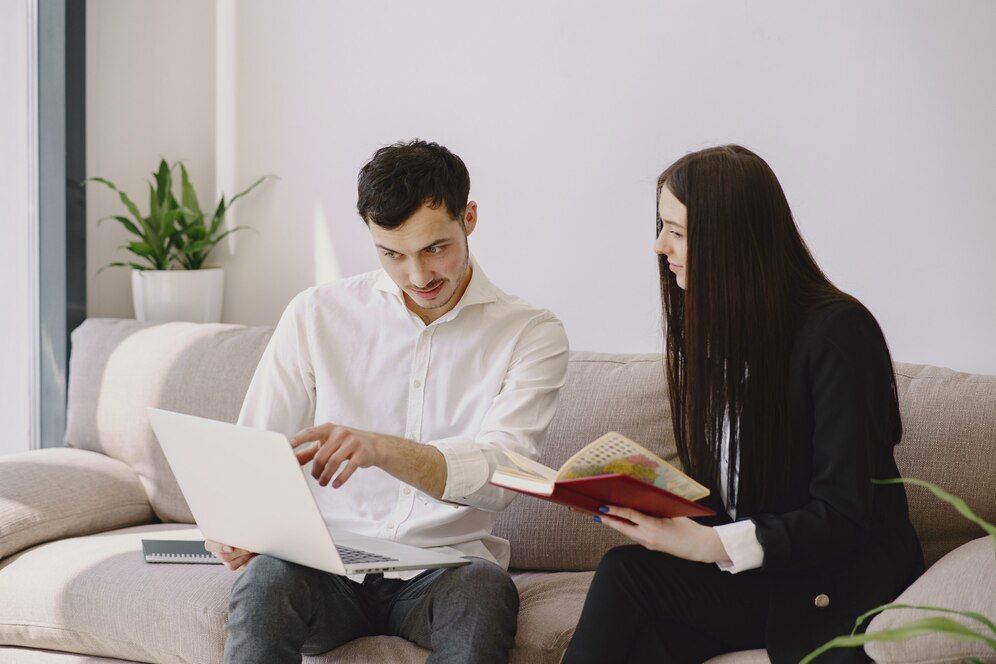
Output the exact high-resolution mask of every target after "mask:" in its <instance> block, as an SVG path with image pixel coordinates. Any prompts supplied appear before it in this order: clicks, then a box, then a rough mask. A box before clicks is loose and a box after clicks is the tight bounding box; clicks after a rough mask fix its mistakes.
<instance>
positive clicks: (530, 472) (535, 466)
mask: <svg viewBox="0 0 996 664" xmlns="http://www.w3.org/2000/svg"><path fill="white" fill-rule="evenodd" d="M502 452H503V453H504V454H505V456H506V457H508V460H509V461H511V462H512V463H514V464H515V465H516V466H518V468H519V470H521V471H522V472H523V473H524V474H526V475H527V476H532V477H537V478H540V479H543V480H547V481H549V482H554V481H556V479H557V471H555V470H554V469H553V468H547V467H546V466H544V465H543V464H541V463H539V462H538V461H533V460H532V459H530V458H529V457H526V456H523V455H521V454H519V453H518V452H513V451H512V450H502Z"/></svg>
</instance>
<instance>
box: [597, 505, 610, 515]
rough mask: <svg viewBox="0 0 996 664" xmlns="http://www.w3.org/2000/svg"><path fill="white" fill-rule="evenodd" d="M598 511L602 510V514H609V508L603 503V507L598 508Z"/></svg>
mask: <svg viewBox="0 0 996 664" xmlns="http://www.w3.org/2000/svg"><path fill="white" fill-rule="evenodd" d="M598 511H599V512H601V513H602V514H608V512H609V508H608V507H606V506H605V505H602V506H601V507H599V508H598Z"/></svg>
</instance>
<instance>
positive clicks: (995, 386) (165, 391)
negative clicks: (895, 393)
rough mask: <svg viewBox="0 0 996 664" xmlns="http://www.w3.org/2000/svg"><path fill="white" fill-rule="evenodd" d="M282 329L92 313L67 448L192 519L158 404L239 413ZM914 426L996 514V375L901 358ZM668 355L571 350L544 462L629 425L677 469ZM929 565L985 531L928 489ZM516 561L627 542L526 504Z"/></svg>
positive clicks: (533, 562)
mask: <svg viewBox="0 0 996 664" xmlns="http://www.w3.org/2000/svg"><path fill="white" fill-rule="evenodd" d="M271 333H272V328H264V327H243V326H236V325H199V324H194V323H167V324H159V325H154V324H148V323H139V322H136V321H133V320H115V319H90V320H88V321H86V322H85V323H84V324H83V325H82V326H80V327H79V328H78V329H77V330H76V331H75V332H74V333H73V339H72V341H73V352H72V358H71V359H70V382H69V411H68V423H67V430H66V444H67V445H69V446H71V447H78V448H81V449H87V450H92V451H96V452H102V453H104V454H107V455H108V456H111V457H114V458H116V459H120V460H121V461H124V462H125V463H127V464H129V465H130V466H131V467H132V468H134V469H135V471H136V472H137V473H138V475H139V477H140V478H141V480H142V484H143V486H144V487H145V489H146V491H147V493H148V495H149V499H150V502H151V503H152V507H153V509H154V510H155V512H156V514H157V516H159V518H160V519H162V520H163V521H179V522H191V521H193V519H192V516H191V514H190V510H189V508H188V507H187V504H186V502H185V501H184V499H183V496H182V495H181V494H180V491H179V488H178V487H177V485H176V480H175V479H174V478H173V475H172V472H171V471H170V469H169V466H168V465H167V463H166V460H165V458H164V457H163V455H162V452H161V450H160V449H159V445H158V444H157V443H156V440H155V437H154V435H153V433H152V430H151V429H150V427H149V425H148V418H147V417H146V415H145V411H144V408H145V407H146V406H156V407H161V408H166V409H169V410H176V411H180V412H186V413H190V414H192V415H200V416H203V417H210V418H213V419H218V420H224V421H229V422H232V421H235V419H236V418H237V417H238V413H239V408H240V406H241V404H242V398H243V396H244V395H245V392H246V389H247V388H248V386H249V381H250V379H251V378H252V374H253V371H254V370H255V368H256V363H257V362H258V361H259V357H260V355H261V354H262V352H263V349H264V348H265V346H266V343H267V341H268V340H269V338H270V334H271ZM896 372H897V376H898V379H899V388H900V401H901V406H902V413H903V423H904V426H905V430H906V431H905V436H904V439H903V443H902V444H901V445H900V446H899V447H898V448H897V452H896V456H897V460H898V462H899V467H900V470H901V472H902V473H903V475H905V476H912V477H919V478H922V479H926V480H930V481H932V482H936V483H938V484H940V485H941V486H943V487H945V488H946V489H948V490H950V491H952V492H954V493H955V494H957V495H959V496H961V497H962V498H964V499H965V500H967V501H968V503H969V504H970V505H971V506H972V507H973V508H975V509H976V511H977V512H978V513H979V514H980V515H982V516H983V517H984V518H986V519H988V520H989V521H994V520H996V500H994V491H993V488H994V486H993V485H994V483H993V478H994V477H996V472H994V471H996V465H994V464H996V454H994V452H996V376H984V375H973V374H964V373H958V372H954V371H951V370H949V369H940V368H937V367H929V366H921V365H910V364H897V365H896ZM666 395H667V393H666V387H665V383H664V378H663V369H662V366H661V360H660V357H659V356H657V355H609V354H604V353H577V352H576V353H572V354H571V360H570V364H569V368H568V376H567V383H566V385H565V386H564V389H563V391H562V392H561V396H560V402H559V407H558V411H557V415H556V417H555V418H554V421H553V423H552V425H551V427H550V430H549V432H548V434H547V439H546V443H545V445H544V449H543V454H542V457H541V461H543V462H544V463H546V464H547V465H549V466H551V467H557V466H559V465H560V464H561V463H562V462H563V461H565V460H566V459H567V458H568V457H569V456H570V455H571V454H573V453H574V452H575V451H576V450H577V449H579V448H580V447H582V446H583V445H585V444H586V443H588V442H590V441H591V440H593V439H594V438H596V437H598V436H599V435H601V434H602V433H604V432H606V431H609V430H614V431H619V432H621V433H623V434H625V435H627V436H630V437H631V438H633V439H634V440H637V441H639V442H640V443H642V444H644V445H646V446H647V447H648V448H650V449H652V450H653V451H655V452H657V453H658V454H660V455H661V456H662V457H664V458H665V459H667V460H669V461H671V462H672V463H676V464H677V458H676V456H677V455H676V452H675V448H674V441H673V436H672V433H671V431H672V430H671V419H670V409H669V407H668V404H667V396H666ZM908 494H909V496H910V509H911V512H912V515H913V521H914V525H915V526H916V528H917V532H918V533H919V535H920V538H921V541H922V542H923V546H924V553H925V555H926V556H927V558H928V561H929V562H933V561H934V560H936V559H937V558H938V557H940V556H941V555H943V554H944V553H946V552H948V551H950V550H952V549H954V548H955V547H957V546H959V545H960V544H962V543H964V542H966V541H968V540H969V539H973V538H975V537H978V536H979V534H980V530H979V529H978V527H977V526H974V525H972V524H970V523H969V522H967V521H966V520H965V519H963V518H961V517H960V516H958V515H957V514H956V513H955V512H954V510H952V509H951V508H949V507H948V506H947V505H945V504H943V503H940V502H939V501H938V500H937V499H935V498H934V497H933V496H930V495H928V494H927V492H926V491H924V490H922V489H919V488H910V489H908ZM496 534H498V535H500V536H502V537H506V538H508V539H509V540H510V541H511V542H512V566H513V567H517V568H522V569H554V570H564V569H576V570H585V569H594V567H595V566H596V565H597V563H598V561H599V559H600V558H601V556H602V554H603V553H604V552H605V551H606V550H608V549H609V548H610V547H612V546H614V545H616V544H619V543H622V542H623V540H622V539H621V538H620V537H619V536H617V535H616V533H615V531H612V530H610V529H608V528H602V527H596V526H595V524H593V523H591V520H590V518H589V517H584V516H581V515H579V514H575V513H573V512H570V511H568V510H566V509H564V508H562V507H559V506H556V505H552V504H549V503H547V502H545V501H540V500H530V499H526V498H518V499H516V500H515V501H513V502H512V505H511V506H510V507H509V508H508V509H507V510H505V511H504V512H503V513H502V514H500V515H499V517H498V523H497V525H496Z"/></svg>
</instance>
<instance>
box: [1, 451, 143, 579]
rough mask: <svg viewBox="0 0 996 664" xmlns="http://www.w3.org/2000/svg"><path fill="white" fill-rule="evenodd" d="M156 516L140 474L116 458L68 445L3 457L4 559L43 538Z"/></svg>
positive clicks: (62, 535)
mask: <svg viewBox="0 0 996 664" xmlns="http://www.w3.org/2000/svg"><path fill="white" fill-rule="evenodd" d="M151 520H152V509H151V508H150V507H149V502H148V500H147V499H146V497H145V491H144V490H143V489H142V485H141V484H140V483H139V481H138V477H137V476H136V475H135V472H134V471H133V470H132V469H131V468H129V467H128V466H126V465H125V464H123V463H121V462H120V461H118V460H116V459H111V458H109V457H106V456H104V455H103V454H96V453H94V452H86V451H83V450H71V449H66V448H64V447H62V448H54V449H45V450H32V451H30V452H23V453H21V454H11V455H8V456H4V457H0V560H2V559H3V558H4V556H8V555H10V554H12V553H16V552H18V551H20V550H21V549H25V548H27V547H29V546H33V545H35V544H38V543H39V542H47V541H49V540H53V539H60V538H63V537H72V536H74V535H89V534H90V533H99V532H102V531H105V530H110V529H112V528H122V527H124V526H131V525H136V524H140V523H148V522H149V521H151Z"/></svg>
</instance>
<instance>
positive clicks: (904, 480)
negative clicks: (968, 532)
mask: <svg viewBox="0 0 996 664" xmlns="http://www.w3.org/2000/svg"><path fill="white" fill-rule="evenodd" d="M872 482H873V483H875V484H915V485H916V486H922V487H924V488H926V489H928V490H929V491H930V492H931V493H933V494H934V495H935V496H937V497H938V498H940V499H941V500H943V501H944V502H946V503H948V504H949V505H951V506H952V507H954V508H955V509H956V510H958V513H959V514H961V515H962V516H963V517H965V518H966V519H968V520H969V521H971V522H973V523H975V524H977V525H979V526H980V527H981V528H982V529H983V530H985V531H986V532H987V533H989V536H990V537H991V538H992V539H993V543H994V544H996V526H994V525H993V524H991V523H989V522H988V521H986V520H985V519H983V518H982V517H980V516H979V515H977V514H976V513H975V512H973V511H972V508H970V507H969V506H968V503H966V502H965V501H964V500H962V499H961V498H959V497H958V496H956V495H954V494H953V493H948V492H947V491H945V490H944V489H942V488H941V487H939V486H937V485H936V484H933V483H931V482H927V481H925V480H919V479H917V478H915V477H894V478H891V479H887V480H872Z"/></svg>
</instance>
